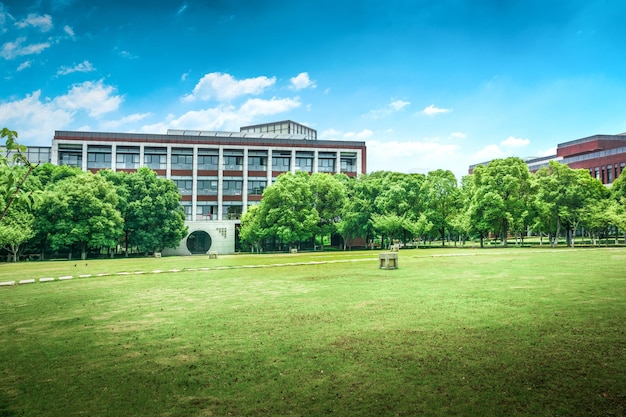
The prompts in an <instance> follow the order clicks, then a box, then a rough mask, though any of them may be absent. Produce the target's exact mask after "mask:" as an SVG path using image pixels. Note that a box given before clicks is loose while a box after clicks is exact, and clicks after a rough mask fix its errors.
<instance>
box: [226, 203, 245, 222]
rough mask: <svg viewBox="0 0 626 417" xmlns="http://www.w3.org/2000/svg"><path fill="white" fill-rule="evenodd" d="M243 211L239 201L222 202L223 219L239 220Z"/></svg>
mask: <svg viewBox="0 0 626 417" xmlns="http://www.w3.org/2000/svg"><path fill="white" fill-rule="evenodd" d="M242 211H243V205H242V204H241V203H231V202H225V203H224V204H222V216H223V218H224V220H239V219H240V218H241V213H242Z"/></svg>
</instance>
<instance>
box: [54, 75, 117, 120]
mask: <svg viewBox="0 0 626 417" xmlns="http://www.w3.org/2000/svg"><path fill="white" fill-rule="evenodd" d="M114 92H115V87H112V86H110V85H105V84H104V83H103V82H102V80H100V81H96V82H93V81H85V82H84V83H82V84H75V85H74V86H72V89H71V90H70V91H69V92H68V93H67V94H66V95H64V96H60V97H57V98H55V99H54V102H55V103H56V104H57V105H58V106H59V107H61V108H63V109H67V110H71V111H77V110H86V111H87V112H88V113H89V116H91V117H99V116H101V115H103V114H105V113H109V112H112V111H114V110H117V109H118V108H119V106H120V104H121V103H122V101H124V99H123V97H122V96H116V95H114V94H113V93H114Z"/></svg>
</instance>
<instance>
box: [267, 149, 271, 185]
mask: <svg viewBox="0 0 626 417" xmlns="http://www.w3.org/2000/svg"><path fill="white" fill-rule="evenodd" d="M270 185H272V148H269V149H268V150H267V187H269V186H270Z"/></svg>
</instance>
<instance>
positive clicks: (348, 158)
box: [341, 152, 356, 172]
mask: <svg viewBox="0 0 626 417" xmlns="http://www.w3.org/2000/svg"><path fill="white" fill-rule="evenodd" d="M341 172H356V153H354V152H342V153H341Z"/></svg>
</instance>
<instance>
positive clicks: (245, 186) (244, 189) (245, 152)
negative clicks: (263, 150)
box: [241, 146, 248, 213]
mask: <svg viewBox="0 0 626 417" xmlns="http://www.w3.org/2000/svg"><path fill="white" fill-rule="evenodd" d="M241 204H242V206H243V207H242V208H241V212H242V213H245V212H246V210H247V209H248V147H247V146H246V147H245V148H243V184H242V186H241Z"/></svg>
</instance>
